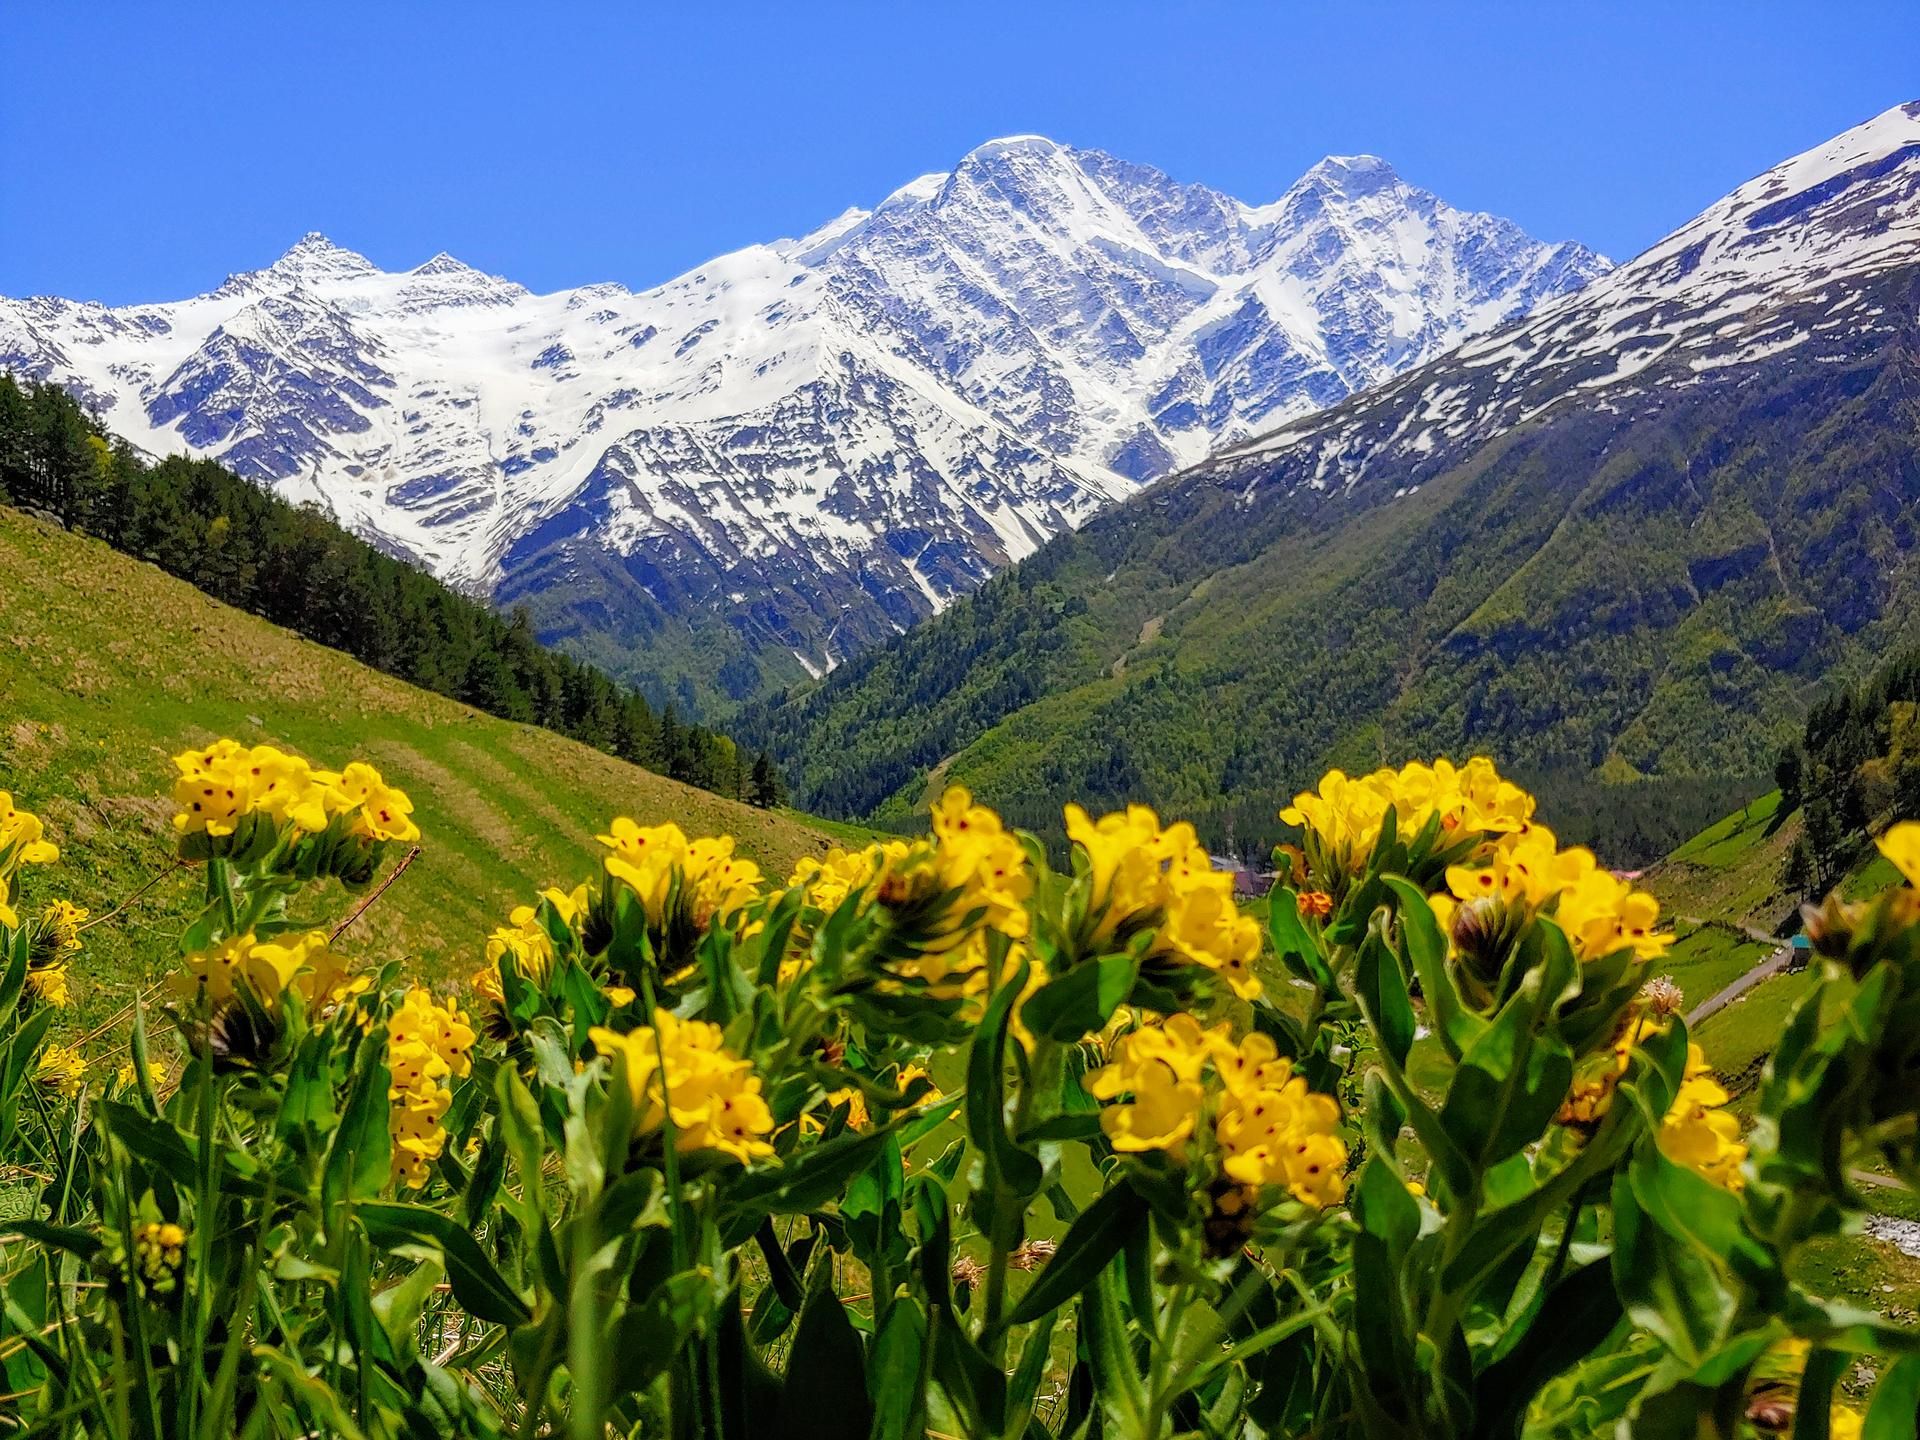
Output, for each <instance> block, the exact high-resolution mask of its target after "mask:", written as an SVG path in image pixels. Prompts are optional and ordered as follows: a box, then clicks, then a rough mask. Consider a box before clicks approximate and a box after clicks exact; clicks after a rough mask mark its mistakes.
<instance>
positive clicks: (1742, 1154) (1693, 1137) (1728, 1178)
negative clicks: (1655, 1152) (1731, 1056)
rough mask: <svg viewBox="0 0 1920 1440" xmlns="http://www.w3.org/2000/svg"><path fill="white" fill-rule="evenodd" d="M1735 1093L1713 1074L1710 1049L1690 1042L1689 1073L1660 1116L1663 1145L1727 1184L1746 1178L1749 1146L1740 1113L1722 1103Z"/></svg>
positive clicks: (1736, 1185) (1678, 1159)
mask: <svg viewBox="0 0 1920 1440" xmlns="http://www.w3.org/2000/svg"><path fill="white" fill-rule="evenodd" d="M1731 1098H1732V1097H1731V1096H1729V1095H1728V1094H1727V1092H1726V1091H1725V1090H1724V1089H1722V1088H1721V1086H1720V1082H1719V1081H1718V1080H1715V1079H1714V1078H1713V1067H1712V1066H1710V1065H1709V1064H1708V1063H1707V1056H1706V1052H1705V1051H1703V1050H1702V1049H1701V1048H1700V1047H1699V1046H1698V1045H1695V1044H1693V1043H1691V1042H1689V1043H1688V1045H1687V1068H1686V1073H1685V1076H1684V1078H1683V1079H1682V1080H1681V1081H1680V1089H1679V1091H1678V1093H1676V1094H1675V1095H1674V1097H1673V1104H1672V1105H1671V1106H1670V1107H1668V1109H1667V1114H1666V1118H1665V1119H1663V1120H1662V1121H1661V1122H1660V1149H1661V1150H1662V1151H1663V1152H1664V1153H1665V1155H1666V1157H1667V1158H1668V1159H1669V1160H1672V1161H1673V1162H1674V1163H1675V1164H1679V1165H1685V1166H1686V1167H1688V1168H1689V1169H1691V1170H1695V1171H1698V1172H1699V1173H1700V1174H1702V1175H1704V1176H1706V1178H1707V1179H1709V1180H1711V1181H1712V1182H1713V1183H1714V1184H1716V1185H1718V1186H1720V1187H1721V1188H1722V1189H1726V1190H1738V1189H1740V1188H1741V1187H1742V1186H1743V1185H1745V1184H1746V1177H1745V1176H1744V1175H1743V1173H1742V1172H1741V1168H1740V1167H1741V1166H1742V1165H1743V1164H1744V1163H1745V1162H1746V1158H1747V1147H1746V1146H1745V1145H1744V1144H1743V1143H1742V1142H1741V1140H1740V1121H1739V1118H1738V1117H1737V1116H1734V1115H1731V1114H1729V1113H1728V1112H1727V1111H1725V1110H1723V1109H1721V1108H1720V1107H1721V1106H1723V1105H1725V1104H1726V1103H1727V1101H1728V1100H1730V1099H1731Z"/></svg>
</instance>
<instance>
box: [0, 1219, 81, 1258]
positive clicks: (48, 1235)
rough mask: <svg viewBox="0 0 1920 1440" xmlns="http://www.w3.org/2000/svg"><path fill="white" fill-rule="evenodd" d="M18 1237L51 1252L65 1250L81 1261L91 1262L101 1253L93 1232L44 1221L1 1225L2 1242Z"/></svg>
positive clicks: (19, 1221)
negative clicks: (43, 1246) (11, 1237)
mask: <svg viewBox="0 0 1920 1440" xmlns="http://www.w3.org/2000/svg"><path fill="white" fill-rule="evenodd" d="M10 1236H18V1237H19V1238H20V1239H22V1240H31V1241H32V1242H33V1243H34V1244H36V1245H45V1246H46V1247H47V1248H48V1249H50V1250H64V1251H65V1252H66V1253H67V1254H69V1255H72V1256H74V1257H75V1258H76V1259H78V1260H81V1261H90V1260H92V1259H93V1257H94V1256H95V1255H98V1254H99V1253H100V1239H99V1237H98V1236H97V1235H95V1234H94V1233H93V1232H92V1231H91V1230H81V1229H76V1228H75V1227H73V1226H71V1225H49V1224H47V1223H46V1222H45V1221H44V1220H24V1219H23V1220H9V1221H7V1222H6V1224H4V1225H0V1240H4V1239H7V1238H8V1237H10Z"/></svg>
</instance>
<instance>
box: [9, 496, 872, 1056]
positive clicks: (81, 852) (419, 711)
mask: <svg viewBox="0 0 1920 1440" xmlns="http://www.w3.org/2000/svg"><path fill="white" fill-rule="evenodd" d="M0 572H4V573H5V575H6V577H7V579H6V583H5V585H4V586H0V635H4V637H5V638H4V641H0V789H6V790H10V791H11V792H13V795H14V798H15V801H16V803H17V804H19V805H21V806H22V807H23V808H26V809H28V810H32V811H34V812H36V813H37V814H39V815H40V816H41V817H42V818H43V819H44V820H45V821H46V823H47V828H48V833H49V838H51V839H53V840H55V841H56V842H57V843H58V844H59V845H60V847H61V851H62V854H61V858H60V861H59V863H58V864H57V865H53V866H44V867H34V868H33V869H31V870H30V871H29V872H28V873H27V874H26V875H24V876H23V877H22V880H23V882H24V894H25V900H26V903H28V904H29V905H39V904H44V903H45V902H46V901H47V900H49V899H51V898H53V897H54V896H56V895H58V896H63V897H66V898H70V899H72V900H74V901H75V902H76V903H78V904H81V905H84V906H86V907H88V908H89V909H91V910H92V911H93V912H94V914H95V915H96V916H98V915H101V914H103V913H104V912H106V911H107V910H109V909H111V908H112V907H113V906H114V905H115V904H116V903H118V902H119V901H120V900H122V899H123V898H124V897H126V896H128V895H130V894H131V893H132V892H134V891H135V890H136V889H138V888H139V887H140V886H142V885H143V884H145V883H146V882H148V881H150V880H153V879H154V878H155V877H161V878H160V879H159V880H158V881H157V883H155V884H154V885H153V886H152V888H151V889H150V890H148V891H146V893H145V894H144V895H143V896H142V897H141V898H140V899H139V900H138V901H137V902H136V903H135V904H134V905H133V906H132V907H130V908H129V909H128V910H127V912H126V913H125V914H123V915H121V916H120V917H118V918H116V919H115V920H114V921H112V922H111V923H107V924H102V925H97V926H95V927H94V928H93V929H91V930H89V931H88V932H87V934H86V936H85V939H86V941H87V951H86V955H85V956H84V958H83V960H82V962H81V963H80V964H79V965H77V966H76V967H75V977H76V982H77V983H76V985H75V987H74V1005H73V1008H72V1011H71V1019H72V1021H73V1023H74V1024H75V1025H77V1026H79V1027H86V1028H90V1027H93V1026H97V1025H100V1024H102V1023H103V1022H105V1021H107V1020H109V1019H110V1018H111V1017H113V1016H114V1015H115V1014H116V1013H118V1012H119V1011H120V1010H121V1009H122V1007H123V1006H124V1005H125V1004H126V1003H127V1002H128V1001H129V1000H130V999H131V998H132V996H133V995H134V993H135V991H136V990H138V989H140V988H141V987H143V986H147V985H150V984H151V983H152V982H154V981H155V980H156V979H158V978H159V976H160V975H161V974H162V973H164V972H165V971H166V969H167V968H168V967H169V964H170V959H171V957H172V956H173V954H174V953H175V947H174V944H173V937H174V935H175V934H177V932H178V931H179V929H180V928H181V926H182V924H183V920H184V917H186V916H187V915H188V914H189V913H191V910H192V908H193V905H194V901H195V900H196V898H197V896H198V884H197V880H198V877H197V875H195V874H194V873H192V872H189V871H184V870H182V871H178V872H175V873H172V874H169V873H168V870H169V867H170V866H171V864H172V859H173V837H172V829H171V825H170V817H171V815H172V810H173V807H172V804H171V802H170V800H169V798H168V795H169V790H170V786H171V782H172V777H173V774H174V770H173V766H172V764H171V762H170V759H169V757H170V756H172V755H173V754H175V753H176V752H178V751H180V750H183V749H186V748H188V747H189V746H195V745H202V744H205V743H206V742H208V741H210V740H212V739H215V738H217V737H218V736H221V735H231V736H233V737H234V738H236V739H238V740H242V741H245V742H248V743H254V742H259V741H272V742H274V743H276V744H279V745H282V746H284V747H286V748H288V749H291V750H295V751H298V752H300V753H301V754H303V755H306V756H307V757H308V758H309V759H312V760H314V761H316V762H318V763H325V764H328V765H333V766H338V765H341V764H344V763H346V762H347V761H348V760H351V759H365V760H368V761H370V762H372V763H373V764H374V765H376V766H378V767H379V768H380V770H381V771H382V773H383V774H384V775H385V776H386V777H387V779H388V780H389V781H391V782H392V783H394V784H396V785H399V786H401V787H402V788H403V789H405V790H406V791H407V793H408V794H409V795H410V796H411V797H412V799H413V802H414V806H415V814H414V818H415V819H416V820H417V821H418V823H419V825H420V829H421V831H422V840H421V850H420V854H419V857H418V858H417V859H416V860H415V862H414V863H413V864H412V866H411V867H410V868H409V869H408V870H407V872H406V873H405V874H404V875H403V876H401V878H400V879H399V880H398V881H397V882H396V883H395V884H394V885H393V886H392V888H390V889H389V890H388V891H387V892H386V893H385V894H384V895H383V896H382V897H381V898H380V899H379V901H378V902H377V903H376V904H374V905H373V906H372V907H371V908H370V909H369V910H368V911H367V913H366V915H365V916H364V917H363V918H362V919H361V920H359V921H358V922H357V923H356V924H355V925H354V926H353V928H352V929H350V930H349V931H348V932H347V934H346V935H345V936H344V937H342V941H341V944H342V946H343V948H345V949H347V950H348V951H349V953H351V954H353V955H355V956H356V958H359V959H361V960H362V961H364V962H368V963H374V962H379V961H383V960H386V959H389V958H397V957H409V958H410V959H411V960H412V962H413V963H412V968H413V970H414V972H415V973H417V974H421V975H426V976H431V977H433V978H434V979H435V980H436V981H451V980H454V979H456V978H458V979H464V977H465V976H466V975H467V974H468V973H469V972H470V971H471V970H472V969H474V968H475V966H477V965H478V964H479V963H480V960H481V943H482V938H483V937H484V936H485V935H486V933H487V932H488V931H489V930H491V929H492V928H493V927H494V926H496V925H499V924H502V923H504V920H505V916H506V913H507V911H508V910H509V909H510V908H511V907H512V906H514V905H515V904H518V903H520V902H521V901H522V899H525V898H531V896H532V894H533V892H534V891H535V890H537V889H539V888H540V887H543V886H546V885H552V884H557V883H561V882H565V883H567V884H569V885H571V884H572V883H575V882H576V881H577V880H579V879H584V878H586V877H587V876H589V875H591V874H593V873H595V871H596V870H597V868H598V863H599V862H598V857H599V855H600V853H602V852H601V850H600V847H599V846H598V845H597V844H596V843H595V842H594V838H593V837H594V835H595V833H596V832H598V831H601V830H604V828H605V825H606V822H607V820H609V819H610V818H611V817H612V816H614V815H622V814H624V815H630V816H632V817H633V818H635V819H636V820H639V821H641V822H643V823H654V822H658V821H662V820H669V819H671V820H675V821H677V822H679V824H680V825H681V826H682V827H683V828H685V829H686V830H687V831H688V832H689V833H690V834H701V833H721V832H725V833H730V834H733V835H735V836H737V837H738V839H739V843H740V847H741V849H742V850H743V852H744V853H746V854H747V855H749V856H751V857H752V858H753V859H755V860H757V861H758V862H759V863H760V864H761V865H762V866H764V867H766V868H767V869H769V870H775V871H779V872H780V873H781V874H782V875H784V874H785V872H786V870H787V868H788V867H789V866H790V865H791V864H792V863H793V861H794V860H795V859H796V858H797V857H798V856H799V855H801V854H803V853H806V852H809V851H818V850H823V849H825V848H826V847H827V846H828V845H829V844H830V843H835V841H840V842H845V841H850V840H854V839H857V838H858V837H859V835H860V834H861V833H862V832H859V831H857V830H856V829H854V828H853V827H842V826H837V827H834V828H835V835H834V837H833V839H832V840H830V839H829V837H828V836H827V835H826V834H825V833H824V832H823V831H822V830H820V829H817V828H815V827H814V826H813V824H812V822H811V821H810V820H808V819H807V818H806V817H803V816H800V815H797V814H794V813H792V812H779V811H765V810H756V809H753V808H751V807H749V806H746V805H743V804H739V803H736V802H734V801H731V800H727V799H723V798H721V797H719V796H717V795H713V794H710V793H708V792H706V791H703V790H697V789H694V788H692V787H690V786H686V785H682V784H679V783H678V782H676V781H672V780H667V779H665V778H663V777H661V776H658V775H655V774H653V773H651V772H649V771H646V770H642V769H639V768H637V767H635V766H632V765H628V764H626V763H624V762H622V761H620V760H616V759H614V758H612V757H611V756H608V755H604V754H602V753H600V752H599V751H596V750H593V749H590V748H588V747H587V746H584V745H579V744H576V743H574V742H573V741H570V740H566V739H562V738H561V737H559V736H557V735H554V734H552V733H550V732H548V731H545V730H540V729H537V728H535V727H532V726H527V725H516V724H511V723H508V722H505V721H501V720H496V719H493V718H491V717H489V716H486V715H483V714H481V713H479V712H478V711H475V710H473V709H471V708H470V707H468V706H466V705H462V704H460V703H459V702H457V701H453V700H449V699H446V698H444V697H442V696H439V695H434V694H430V693H428V692H427V691H424V690H419V689H415V688H414V687H412V686H410V685H406V684H404V683H402V682H400V681H397V680H394V679H392V678H390V677H388V676H386V675H382V674H380V673H378V672H377V671H373V670H370V669H368V668H367V667H365V666H363V665H361V664H359V663H358V662H356V661H354V660H352V659H349V658H348V657H347V656H345V655H343V654H341V653H339V652H337V651H334V650H330V649H327V648H325V647H324V646H320V645H316V644H313V643H312V642H310V641H307V640H304V639H301V638H300V637H299V636H296V635H294V634H293V633H291V632H290V631H286V630H283V629H280V628H279V627H277V626H274V625H271V624H268V623H267V622H265V621H263V620H259V619H256V618H255V617H253V616H251V615H247V614H244V613H242V612H241V611H238V610H234V609H231V608H229V607H227V606H225V605H222V604H220V603H218V602H217V601H214V600H211V599H209V598H207V597H206V596H205V595H203V594H201V593H200V592H199V591H198V590H195V589H194V588H193V587H192V586H190V585H187V584H186V583H184V582H182V581H179V580H176V579H173V578H171V577H170V576H167V575H165V574H163V573H161V572H160V571H159V570H157V569H155V568H154V567H152V566H150V565H146V564H143V563H141V562H139V561H137V560H133V559H130V558H128V557H127V556H125V555H121V554H119V553H117V552H115V551H114V550H112V549H110V548H108V547H107V546H106V545H104V544H101V543H99V542H97V541H93V540H87V539H83V538H80V537H78V536H74V535H71V534H68V533H66V532H64V531H61V530H59V529H57V528H55V527H52V526H50V525H46V524H43V523H41V522H39V521H37V520H34V519H31V518H29V517H26V516H23V515H21V514H20V513H19V512H17V511H13V510H7V509H0ZM332 895H333V896H334V897H335V898H337V900H338V905H337V907H335V908H334V909H333V911H332V913H329V914H325V915H316V916H314V917H313V918H314V919H315V921H316V922H319V923H325V922H327V921H331V920H335V919H337V918H341V917H344V916H345V915H346V914H347V913H348V912H349V910H350V909H351V908H352V906H353V905H354V904H355V903H357V902H356V900H355V899H354V897H351V896H348V895H346V894H344V893H343V892H340V891H338V890H335V891H333V892H332Z"/></svg>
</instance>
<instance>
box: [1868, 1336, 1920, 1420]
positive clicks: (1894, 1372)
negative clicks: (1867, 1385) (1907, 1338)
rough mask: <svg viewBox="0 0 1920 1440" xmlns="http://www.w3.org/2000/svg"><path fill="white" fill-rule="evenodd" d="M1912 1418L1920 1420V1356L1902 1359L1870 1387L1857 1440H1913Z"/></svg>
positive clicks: (1909, 1356) (1908, 1356)
mask: <svg viewBox="0 0 1920 1440" xmlns="http://www.w3.org/2000/svg"><path fill="white" fill-rule="evenodd" d="M1916 1416H1920V1355H1906V1356H1903V1357H1902V1358H1900V1359H1899V1360H1896V1361H1895V1362H1894V1363H1893V1365H1892V1366H1891V1368H1889V1369H1888V1370H1887V1371H1886V1373H1885V1374H1883V1375H1881V1377H1880V1383H1879V1384H1878V1385H1876V1386H1874V1387H1873V1402H1872V1403H1871V1404H1870V1405H1869V1406H1868V1407H1867V1418H1866V1422H1865V1423H1864V1424H1863V1425H1862V1426H1861V1427H1860V1440H1914V1437H1915V1433H1916V1425H1915V1417H1916Z"/></svg>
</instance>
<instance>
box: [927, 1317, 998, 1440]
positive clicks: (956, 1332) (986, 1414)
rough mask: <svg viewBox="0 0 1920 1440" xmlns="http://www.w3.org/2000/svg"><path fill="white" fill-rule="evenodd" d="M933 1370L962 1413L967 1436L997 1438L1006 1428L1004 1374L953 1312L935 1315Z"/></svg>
mask: <svg viewBox="0 0 1920 1440" xmlns="http://www.w3.org/2000/svg"><path fill="white" fill-rule="evenodd" d="M935 1313H936V1315H937V1317H938V1319H937V1323H936V1324H935V1326H934V1336H933V1368H934V1374H935V1375H937V1376H938V1377H939V1380H940V1385H941V1388H942V1389H944V1390H945V1391H946V1392H947V1395H948V1397H949V1398H950V1399H952V1401H953V1402H954V1404H955V1405H956V1406H958V1407H959V1409H960V1411H961V1412H962V1416H963V1418H964V1419H965V1420H966V1421H967V1424H966V1427H965V1432H966V1433H967V1434H968V1435H969V1436H974V1435H997V1434H999V1433H1000V1431H1001V1430H1002V1429H1004V1428H1005V1425H1006V1415H1007V1374H1006V1371H1004V1370H1002V1369H1001V1368H1000V1367H999V1366H998V1365H995V1364H994V1363H993V1362H992V1361H991V1360H989V1359H988V1358H987V1357H986V1355H985V1353H984V1352H983V1351H982V1350H981V1349H980V1347H979V1346H978V1345H976V1344H975V1343H974V1340H973V1337H972V1336H971V1335H969V1334H968V1333H967V1330H966V1324H965V1322H964V1321H962V1320H961V1319H960V1317H959V1316H958V1315H956V1314H954V1312H952V1311H950V1310H947V1311H937V1312H935Z"/></svg>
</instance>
